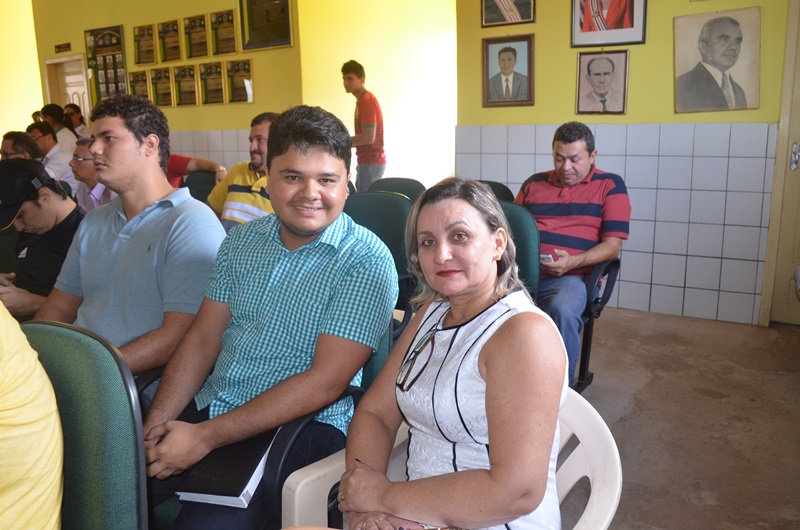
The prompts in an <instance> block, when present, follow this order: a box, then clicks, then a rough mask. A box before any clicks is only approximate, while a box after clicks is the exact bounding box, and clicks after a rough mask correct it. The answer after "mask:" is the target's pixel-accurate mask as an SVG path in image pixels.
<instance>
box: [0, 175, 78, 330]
mask: <svg viewBox="0 0 800 530" xmlns="http://www.w3.org/2000/svg"><path fill="white" fill-rule="evenodd" d="M81 219H83V212H82V211H81V210H80V208H78V205H77V204H75V202H74V201H73V200H72V199H70V198H69V197H67V194H66V192H65V191H64V189H63V188H62V187H61V184H59V183H58V182H56V181H55V180H53V179H52V178H50V176H49V175H48V174H47V172H46V171H45V169H44V166H43V165H42V164H41V163H40V162H37V161H35V160H27V159H13V160H2V161H0V229H3V230H5V229H9V228H10V227H11V225H12V224H13V225H14V228H15V229H16V230H17V231H18V232H19V233H20V234H19V239H18V240H17V245H16V256H17V260H16V267H15V272H10V273H2V274H0V301H2V302H3V305H5V306H6V308H7V309H8V311H9V312H10V313H11V314H12V315H14V316H15V317H16V318H17V319H20V320H23V319H27V318H28V317H30V316H31V315H33V314H34V313H35V312H36V311H38V310H39V308H40V307H41V306H42V303H44V300H45V298H46V297H47V295H48V294H50V291H52V290H53V285H55V282H56V278H58V273H59V272H60V271H61V264H62V263H63V262H64V258H65V257H66V255H67V250H69V246H70V244H71V243H72V237H73V236H74V235H75V232H76V231H77V230H78V225H79V224H80V222H81Z"/></svg>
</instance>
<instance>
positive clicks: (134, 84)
mask: <svg viewBox="0 0 800 530" xmlns="http://www.w3.org/2000/svg"><path fill="white" fill-rule="evenodd" d="M128 87H130V91H131V94H133V95H134V96H141V97H144V98H148V99H149V98H150V83H149V81H148V80H147V72H146V71H144V70H143V71H141V72H130V73H129V74H128Z"/></svg>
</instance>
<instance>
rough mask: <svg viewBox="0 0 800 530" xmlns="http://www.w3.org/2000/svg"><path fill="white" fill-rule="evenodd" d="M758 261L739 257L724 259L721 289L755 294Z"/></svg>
mask: <svg viewBox="0 0 800 530" xmlns="http://www.w3.org/2000/svg"><path fill="white" fill-rule="evenodd" d="M757 265H758V263H757V262H755V261H745V260H739V259H723V260H722V271H721V273H720V282H719V288H720V290H721V291H730V292H734V293H748V294H754V293H755V292H756V274H757V269H758V267H757Z"/></svg>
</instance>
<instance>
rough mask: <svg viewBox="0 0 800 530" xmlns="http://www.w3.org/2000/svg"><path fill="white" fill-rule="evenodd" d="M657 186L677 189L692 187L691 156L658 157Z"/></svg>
mask: <svg viewBox="0 0 800 530" xmlns="http://www.w3.org/2000/svg"><path fill="white" fill-rule="evenodd" d="M658 187H659V188H667V189H679V190H688V189H690V188H691V187H692V157H690V156H662V157H659V159H658Z"/></svg>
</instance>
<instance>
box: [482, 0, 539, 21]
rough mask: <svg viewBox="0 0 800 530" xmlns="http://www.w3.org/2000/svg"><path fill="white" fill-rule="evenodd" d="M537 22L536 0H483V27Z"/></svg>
mask: <svg viewBox="0 0 800 530" xmlns="http://www.w3.org/2000/svg"><path fill="white" fill-rule="evenodd" d="M526 22H536V2H535V1H534V0H481V27H484V28H485V27H488V26H505V25H507V24H525V23H526Z"/></svg>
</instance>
